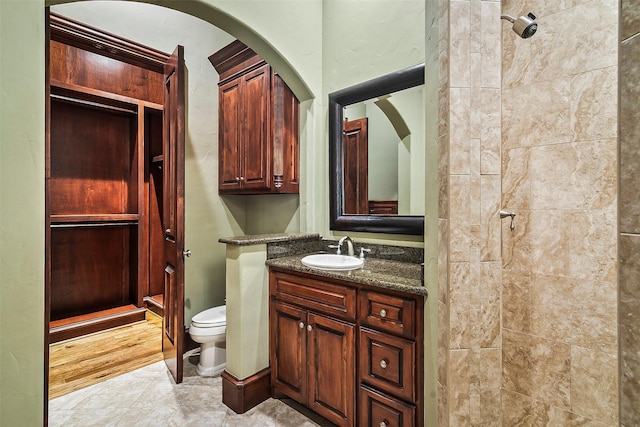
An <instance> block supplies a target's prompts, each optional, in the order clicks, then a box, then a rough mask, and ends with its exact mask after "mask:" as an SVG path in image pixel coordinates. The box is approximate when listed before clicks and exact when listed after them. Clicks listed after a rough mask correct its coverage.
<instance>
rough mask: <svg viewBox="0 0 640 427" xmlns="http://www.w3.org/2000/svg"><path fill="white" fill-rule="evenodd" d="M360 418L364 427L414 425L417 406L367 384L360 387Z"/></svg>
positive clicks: (360, 423) (405, 426) (360, 422)
mask: <svg viewBox="0 0 640 427" xmlns="http://www.w3.org/2000/svg"><path fill="white" fill-rule="evenodd" d="M359 415H360V419H359V423H358V425H359V426H363V427H413V426H415V425H416V424H415V422H416V408H415V406H413V405H407V404H406V403H403V402H400V401H398V400H396V399H393V398H390V397H389V396H385V395H384V394H382V393H379V392H377V391H376V390H372V389H370V388H368V387H366V386H361V387H360V414H359Z"/></svg>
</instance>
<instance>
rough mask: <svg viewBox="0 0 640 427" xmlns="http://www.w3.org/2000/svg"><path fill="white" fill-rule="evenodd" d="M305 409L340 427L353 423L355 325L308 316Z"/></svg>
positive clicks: (312, 315) (354, 404) (318, 316)
mask: <svg viewBox="0 0 640 427" xmlns="http://www.w3.org/2000/svg"><path fill="white" fill-rule="evenodd" d="M308 330H309V336H308V355H309V368H308V369H309V408H310V409H311V410H313V411H315V412H317V413H318V414H320V415H322V416H323V417H325V418H327V419H328V420H330V421H331V422H333V423H335V424H337V425H340V426H351V425H354V422H355V406H356V390H355V387H356V353H355V325H353V324H350V323H346V322H341V321H338V320H335V319H331V318H328V317H324V316H320V315H316V314H313V313H309V322H308Z"/></svg>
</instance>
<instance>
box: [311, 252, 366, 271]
mask: <svg viewBox="0 0 640 427" xmlns="http://www.w3.org/2000/svg"><path fill="white" fill-rule="evenodd" d="M301 261H302V264H304V265H306V266H307V267H311V268H317V269H318V270H355V269H357V268H360V267H362V264H364V261H363V260H361V259H360V258H356V257H352V256H347V255H336V254H314V255H307V256H306V257H304V258H302V260H301Z"/></svg>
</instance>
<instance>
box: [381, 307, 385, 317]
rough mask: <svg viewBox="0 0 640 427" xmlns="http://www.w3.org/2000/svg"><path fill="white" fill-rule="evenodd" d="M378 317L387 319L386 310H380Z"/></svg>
mask: <svg viewBox="0 0 640 427" xmlns="http://www.w3.org/2000/svg"><path fill="white" fill-rule="evenodd" d="M380 317H387V310H385V309H384V308H383V309H382V310H380Z"/></svg>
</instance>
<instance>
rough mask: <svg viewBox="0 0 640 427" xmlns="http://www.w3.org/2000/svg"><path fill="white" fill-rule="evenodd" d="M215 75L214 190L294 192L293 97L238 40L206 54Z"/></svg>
mask: <svg viewBox="0 0 640 427" xmlns="http://www.w3.org/2000/svg"><path fill="white" fill-rule="evenodd" d="M209 60H210V61H211V64H212V65H213V66H214V68H215V69H216V71H218V74H219V76H220V83H218V85H219V91H218V147H219V148H218V151H219V163H220V164H219V173H218V191H219V192H220V193H221V194H266V193H297V192H298V186H299V185H298V175H299V171H298V162H299V161H298V158H299V155H298V139H299V130H300V126H299V102H298V100H297V99H296V97H295V95H294V94H293V92H292V91H291V89H289V87H288V86H287V85H286V84H285V83H284V81H283V80H282V78H281V77H280V76H278V75H277V74H276V73H275V72H274V71H273V70H272V68H271V67H270V66H269V64H267V63H266V62H265V61H264V60H263V59H262V58H260V57H259V56H258V55H257V54H256V53H255V52H254V51H252V50H251V49H249V48H248V47H247V46H245V45H244V44H242V43H241V42H239V41H237V40H236V41H235V42H233V43H231V44H230V45H228V46H226V47H224V48H222V49H220V50H219V51H218V52H215V53H214V54H212V55H211V56H210V57H209Z"/></svg>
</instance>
